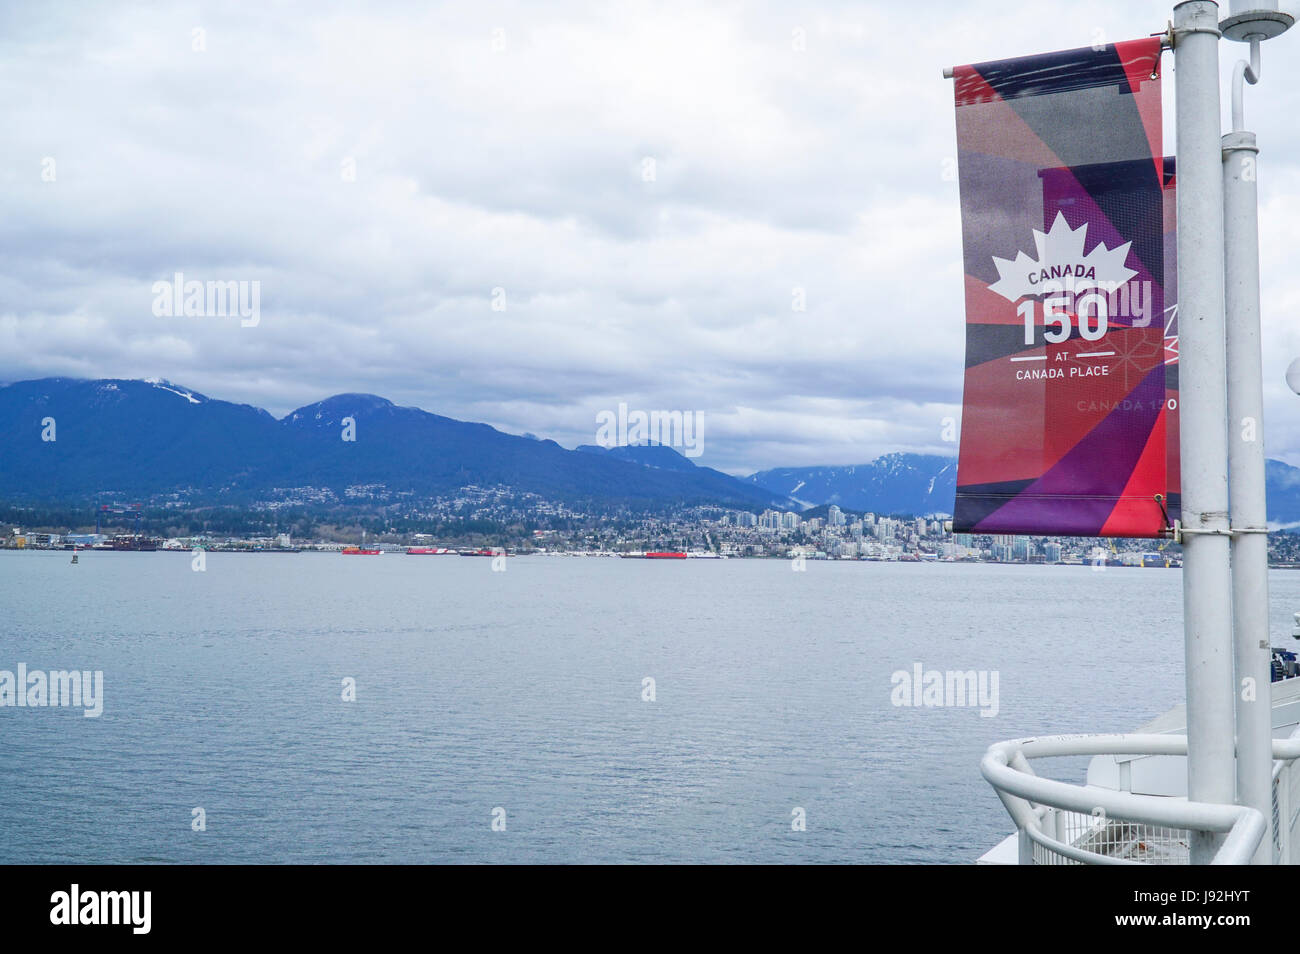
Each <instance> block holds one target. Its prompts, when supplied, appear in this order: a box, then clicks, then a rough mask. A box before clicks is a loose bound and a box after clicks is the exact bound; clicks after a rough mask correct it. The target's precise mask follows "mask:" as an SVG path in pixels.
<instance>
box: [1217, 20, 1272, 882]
mask: <svg viewBox="0 0 1300 954" xmlns="http://www.w3.org/2000/svg"><path fill="white" fill-rule="evenodd" d="M1252 48H1253V49H1252V52H1253V53H1254V56H1253V59H1254V61H1255V63H1256V65H1258V62H1259V44H1258V42H1256V43H1253V44H1252ZM1243 65H1244V64H1243ZM1237 72H1238V75H1239V76H1240V74H1241V73H1242V72H1243V71H1242V70H1241V68H1240V66H1239V67H1238V70H1237ZM1252 72H1253V71H1252ZM1252 79H1253V77H1252ZM1240 83H1241V79H1240V78H1239V79H1237V81H1236V84H1235V88H1234V94H1233V99H1234V109H1233V114H1234V126H1236V125H1239V124H1240V122H1241V106H1240V95H1241V93H1240ZM1258 151H1259V150H1258V149H1257V148H1256V145H1255V134H1254V133H1253V132H1246V131H1244V130H1237V129H1234V131H1233V132H1230V133H1228V135H1226V136H1224V137H1223V195H1224V242H1225V246H1226V249H1227V252H1226V256H1225V273H1224V274H1225V281H1224V292H1225V299H1226V302H1227V315H1228V322H1227V323H1228V333H1227V340H1228V420H1229V443H1228V446H1229V460H1228V474H1229V488H1230V490H1231V495H1232V527H1233V530H1234V535H1233V537H1232V605H1233V611H1232V616H1233V630H1234V636H1233V644H1234V646H1235V653H1236V663H1237V685H1236V687H1235V688H1236V701H1237V801H1238V802H1239V803H1240V804H1242V805H1249V806H1250V807H1251V808H1255V809H1258V810H1259V811H1261V812H1262V813H1263V814H1264V818H1265V819H1266V820H1267V821H1268V822H1269V824H1270V828H1271V826H1272V820H1273V811H1272V803H1273V800H1272V785H1273V752H1272V748H1273V743H1272V738H1273V710H1272V696H1273V692H1272V685H1271V678H1272V671H1271V670H1272V666H1271V663H1272V650H1271V643H1272V640H1271V638H1270V634H1269V626H1268V533H1267V530H1268V519H1267V510H1266V506H1265V504H1266V500H1265V491H1264V370H1263V351H1262V346H1261V344H1260V317H1259V310H1260V309H1259V223H1258V200H1257V197H1256V187H1255V172H1256V161H1255V158H1256V155H1257V153H1258ZM1243 530H1245V531H1248V532H1244V533H1243V532H1242V531H1243ZM1255 530H1258V531H1260V532H1258V533H1255V532H1249V531H1255ZM1271 861H1272V839H1271V838H1269V839H1266V840H1265V842H1264V843H1263V844H1261V845H1260V847H1259V850H1258V851H1257V852H1256V855H1255V859H1254V863H1255V864H1268V863H1270V862H1271Z"/></svg>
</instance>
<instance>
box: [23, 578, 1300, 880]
mask: <svg viewBox="0 0 1300 954" xmlns="http://www.w3.org/2000/svg"><path fill="white" fill-rule="evenodd" d="M69 559H70V558H69V556H68V555H67V554H65V553H33V552H28V553H18V552H0V627H3V629H2V632H3V639H2V640H0V669H9V670H14V669H16V667H17V664H18V663H19V662H25V663H26V664H27V665H28V668H29V669H64V668H76V669H90V670H95V669H102V670H103V671H104V683H105V689H104V694H105V707H104V713H103V715H102V716H101V717H100V718H98V719H89V718H85V717H84V716H83V715H82V714H81V712H80V710H74V709H17V708H0V740H2V743H3V744H0V778H3V780H4V797H3V798H2V799H0V862H3V863H17V862H93V863H109V862H184V863H198V862H226V863H238V862H415V863H419V862H531V861H547V862H682V861H707V862H947V863H961V862H970V861H973V860H974V859H975V858H976V857H978V855H979V854H981V853H982V852H983V851H985V850H986V849H987V848H989V847H991V846H992V845H993V844H995V843H996V842H997V841H999V840H1000V839H1001V838H1002V837H1004V836H1005V835H1006V834H1007V833H1008V832H1009V831H1010V830H1011V827H1012V826H1011V824H1010V822H1009V819H1008V818H1007V816H1006V814H1005V812H1004V811H1003V809H1002V807H1001V805H1000V804H999V802H998V801H997V798H996V797H995V796H994V794H993V792H992V790H991V789H990V788H989V787H988V786H987V785H986V784H985V783H984V781H983V780H982V779H981V778H980V776H979V771H978V764H979V759H980V756H981V755H982V753H983V751H984V749H985V748H986V747H987V746H988V744H989V743H991V742H994V741H997V740H1000V739H1006V738H1012V737H1016V736H1020V735H1030V734H1035V733H1042V732H1074V731H1089V732H1107V731H1128V730H1132V729H1134V728H1136V727H1137V725H1138V724H1140V723H1141V722H1143V721H1145V720H1147V719H1148V718H1151V717H1153V716H1155V715H1158V714H1159V713H1161V712H1163V711H1164V710H1165V709H1167V708H1169V707H1170V706H1172V705H1174V704H1175V703H1177V702H1178V701H1180V700H1181V697H1182V693H1183V671H1182V669H1183V667H1182V632H1181V622H1180V620H1181V580H1180V574H1179V573H1178V571H1175V570H1154V569H1150V570H1139V569H1108V570H1105V571H1104V572H1096V571H1094V570H1092V569H1091V568H1087V567H1081V568H1070V567H1029V566H994V565H945V564H930V565H924V564H882V563H817V562H810V563H808V565H807V570H806V572H803V573H796V572H792V571H791V568H790V565H789V563H787V562H785V561H752V560H729V561H695V560H692V561H686V562H680V563H679V562H648V561H641V560H636V561H633V560H611V559H576V558H550V557H539V556H534V557H519V558H511V559H510V560H509V561H508V564H507V570H506V572H504V573H497V572H493V571H492V569H491V563H492V561H491V560H487V559H464V558H459V557H406V556H401V555H392V554H390V555H385V556H383V557H379V558H365V557H341V556H338V555H336V554H306V553H304V554H298V555H270V554H267V555H241V554H220V553H217V554H209V555H208V558H207V570H206V572H203V573H196V572H192V571H191V569H190V559H189V556H188V554H169V553H140V554H134V553H85V554H83V555H82V557H81V562H80V564H79V565H78V566H76V567H73V566H70V565H69ZM1272 594H1273V607H1272V609H1273V623H1274V633H1275V638H1274V642H1275V643H1277V642H1283V641H1285V642H1290V638H1289V635H1288V634H1289V632H1290V619H1291V614H1292V612H1293V611H1294V610H1297V609H1300V573H1296V572H1287V571H1274V573H1273V576H1272ZM917 662H920V663H922V664H923V665H924V666H925V668H927V669H939V670H950V669H960V670H971V669H973V670H996V671H997V673H998V678H999V684H998V688H999V694H998V695H999V698H998V702H999V711H998V713H997V715H996V716H995V717H992V718H988V717H983V716H981V715H980V712H979V709H978V708H947V709H945V708H929V709H926V708H920V709H917V708H906V707H895V706H894V705H892V704H891V702H890V694H891V689H892V685H891V674H892V673H894V672H895V671H896V670H910V669H911V668H912V666H913V664H914V663H917ZM345 677H351V678H354V679H355V680H356V686H357V690H356V701H355V702H351V703H349V702H344V701H342V699H341V694H342V691H343V690H342V685H341V681H342V680H343V679H344V678H345ZM646 677H652V678H653V679H654V680H655V691H656V698H655V700H654V701H653V702H649V701H642V680H643V679H644V678H646ZM1076 770H1077V771H1080V772H1081V770H1082V764H1077V765H1076ZM195 807H202V808H203V809H204V810H205V812H206V821H207V830H206V831H203V832H194V831H192V830H191V820H192V810H193V809H194V808H195ZM496 808H503V809H504V810H505V819H506V831H504V832H500V831H493V830H492V827H491V826H492V820H493V810H494V809H496ZM795 808H802V809H803V810H804V812H805V814H806V819H807V830H806V831H793V830H792V828H791V821H792V817H793V816H792V811H793V810H794V809H795Z"/></svg>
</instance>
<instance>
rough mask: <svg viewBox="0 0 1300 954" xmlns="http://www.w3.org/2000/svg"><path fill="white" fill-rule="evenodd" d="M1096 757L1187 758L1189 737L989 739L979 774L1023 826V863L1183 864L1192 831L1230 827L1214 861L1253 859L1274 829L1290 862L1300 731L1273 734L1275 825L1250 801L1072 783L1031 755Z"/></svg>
mask: <svg viewBox="0 0 1300 954" xmlns="http://www.w3.org/2000/svg"><path fill="white" fill-rule="evenodd" d="M1094 755H1180V756H1184V757H1185V756H1186V755H1187V737H1186V736H1181V735H1139V734H1130V735H1054V736H1039V737H1036V738H1026V739H1012V740H1011V741H1008V742H999V743H997V744H995V745H993V746H991V747H990V748H989V750H988V752H987V753H985V755H984V758H983V760H982V761H981V762H980V772H981V774H983V776H984V778H985V779H986V780H987V781H988V783H989V784H990V785H992V786H993V788H994V790H995V791H996V792H997V793H998V797H999V798H1000V799H1001V800H1002V804H1003V805H1004V806H1006V809H1007V812H1008V813H1009V814H1010V815H1011V818H1012V819H1013V820H1014V821H1015V823H1016V827H1017V828H1018V829H1019V830H1020V863H1021V864H1070V863H1075V864H1170V863H1178V862H1180V861H1181V862H1183V863H1185V862H1186V848H1187V840H1188V838H1189V837H1190V833H1191V832H1213V833H1216V834H1226V836H1227V837H1226V838H1225V839H1224V841H1223V844H1222V845H1221V846H1220V847H1219V850H1218V852H1217V853H1216V854H1215V856H1214V861H1213V863H1214V864H1249V863H1250V860H1251V857H1252V856H1253V855H1254V853H1255V849H1256V847H1257V846H1258V845H1259V843H1260V841H1261V840H1262V839H1263V838H1264V837H1265V836H1266V834H1267V833H1268V831H1269V829H1270V827H1273V829H1274V837H1273V859H1274V863H1277V864H1286V863H1288V862H1289V861H1290V855H1291V851H1290V843H1291V837H1290V836H1291V833H1292V830H1293V829H1294V828H1296V826H1297V823H1300V772H1296V771H1295V770H1294V769H1295V768H1296V767H1295V765H1294V760H1295V759H1297V758H1300V729H1297V732H1296V734H1294V735H1293V736H1292V737H1291V738H1290V739H1274V740H1273V758H1274V759H1275V760H1276V761H1275V764H1274V771H1273V779H1274V789H1273V792H1274V818H1275V819H1277V820H1278V821H1277V823H1276V824H1275V825H1274V826H1270V825H1269V820H1267V819H1265V817H1264V816H1263V815H1262V814H1261V813H1260V812H1258V811H1257V810H1255V809H1253V808H1248V807H1246V806H1242V805H1212V804H1207V803H1203V802H1189V801H1186V800H1184V799H1180V798H1170V797H1166V796H1160V795H1135V794H1133V793H1132V792H1124V791H1116V790H1114V789H1109V788H1100V787H1097V786H1090V785H1072V784H1070V783H1067V782H1058V781H1055V780H1053V779H1048V778H1042V777H1040V776H1038V775H1036V774H1035V773H1034V770H1033V768H1031V767H1030V764H1029V763H1030V760H1032V759H1042V758H1059V757H1063V756H1094ZM1297 854H1298V855H1300V852H1298V853H1297ZM1296 860H1300V857H1297V859H1296Z"/></svg>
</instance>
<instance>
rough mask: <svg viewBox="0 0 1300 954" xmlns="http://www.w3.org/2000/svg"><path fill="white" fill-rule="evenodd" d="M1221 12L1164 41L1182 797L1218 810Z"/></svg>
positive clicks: (1209, 847)
mask: <svg viewBox="0 0 1300 954" xmlns="http://www.w3.org/2000/svg"><path fill="white" fill-rule="evenodd" d="M1218 10H1219V7H1218V4H1216V3H1214V2H1212V0H1187V2H1184V3H1180V4H1178V5H1177V6H1176V7H1174V24H1173V29H1174V35H1173V43H1174V79H1175V84H1176V87H1175V88H1176V106H1177V113H1176V121H1177V135H1178V336H1179V347H1178V351H1179V382H1178V387H1179V395H1180V400H1181V404H1182V406H1181V412H1180V448H1181V457H1182V512H1183V515H1182V528H1181V529H1182V535H1181V539H1182V541H1183V546H1184V553H1183V635H1184V652H1185V656H1186V668H1187V797H1188V799H1189V800H1190V801H1193V802H1210V803H1217V804H1222V805H1227V804H1231V803H1232V802H1233V801H1234V796H1235V794H1236V793H1235V788H1236V785H1235V777H1234V761H1235V760H1234V748H1235V740H1234V738H1233V725H1234V721H1235V720H1234V715H1235V714H1234V711H1233V708H1234V707H1233V699H1234V693H1233V683H1232V669H1233V653H1232V603H1231V596H1232V594H1231V587H1230V583H1229V581H1230V579H1231V570H1230V563H1229V545H1228V540H1229V535H1230V528H1229V523H1228V475H1227V467H1226V464H1227V461H1228V435H1227V426H1226V424H1227V417H1228V399H1227V386H1226V383H1225V382H1226V379H1227V358H1226V355H1225V352H1224V317H1223V315H1224V305H1223V279H1224V244H1223V159H1222V154H1221V146H1220V141H1219V140H1220V134H1221V129H1220V126H1219V17H1218ZM1221 843H1222V836H1219V835H1214V834H1213V833H1209V832H1193V833H1192V836H1191V861H1192V863H1193V864H1207V863H1209V861H1210V860H1211V859H1212V858H1213V857H1214V854H1215V852H1216V851H1217V850H1218V848H1219V846H1220V844H1221Z"/></svg>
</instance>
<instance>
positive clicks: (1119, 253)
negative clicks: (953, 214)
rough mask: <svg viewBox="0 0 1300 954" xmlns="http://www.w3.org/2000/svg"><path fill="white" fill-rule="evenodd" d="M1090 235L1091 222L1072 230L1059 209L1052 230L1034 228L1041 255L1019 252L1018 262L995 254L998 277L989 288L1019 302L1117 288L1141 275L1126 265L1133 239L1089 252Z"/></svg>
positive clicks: (1102, 244)
mask: <svg viewBox="0 0 1300 954" xmlns="http://www.w3.org/2000/svg"><path fill="white" fill-rule="evenodd" d="M1087 238H1088V223H1087V222H1085V223H1083V225H1081V226H1079V227H1078V228H1077V229H1072V228H1070V224H1069V223H1068V222H1066V221H1065V216H1064V215H1063V214H1061V213H1060V212H1057V213H1056V220H1055V221H1054V222H1053V223H1052V227H1051V229H1050V230H1048V231H1047V232H1045V233H1044V232H1040V231H1038V229H1034V245H1035V246H1036V248H1037V250H1038V257H1037V258H1030V257H1029V256H1028V255H1026V254H1025V253H1024V252H1018V253H1017V254H1016V257H1015V260H1014V261H1013V260H1011V259H1008V258H998V257H997V256H996V255H994V256H993V264H994V266H995V267H996V268H997V270H998V280H997V281H996V282H994V283H993V284H992V285H990V286H989V289H990V290H991V291H995V292H997V293H998V294H999V295H1001V296H1002V297H1003V298H1005V299H1007V301H1019V300H1020V299H1021V298H1024V297H1026V296H1034V295H1043V294H1048V293H1053V292H1057V293H1059V292H1062V291H1079V290H1081V289H1083V288H1092V287H1099V288H1104V289H1107V290H1113V289H1116V288H1118V287H1120V286H1121V285H1124V284H1126V283H1127V282H1128V281H1129V279H1131V278H1133V277H1134V276H1135V275H1137V272H1136V271H1135V270H1133V269H1131V268H1129V267H1128V266H1127V265H1125V264H1124V262H1125V261H1126V260H1127V259H1128V253H1129V249H1130V248H1131V247H1132V245H1133V243H1132V242H1125V243H1124V244H1123V245H1120V246H1118V247H1116V248H1113V249H1109V248H1107V247H1106V245H1105V243H1103V242H1099V243H1097V247H1096V248H1094V249H1093V250H1092V251H1091V252H1089V253H1088V254H1087V255H1085V254H1083V247H1084V244H1085V243H1086V242H1087Z"/></svg>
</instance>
